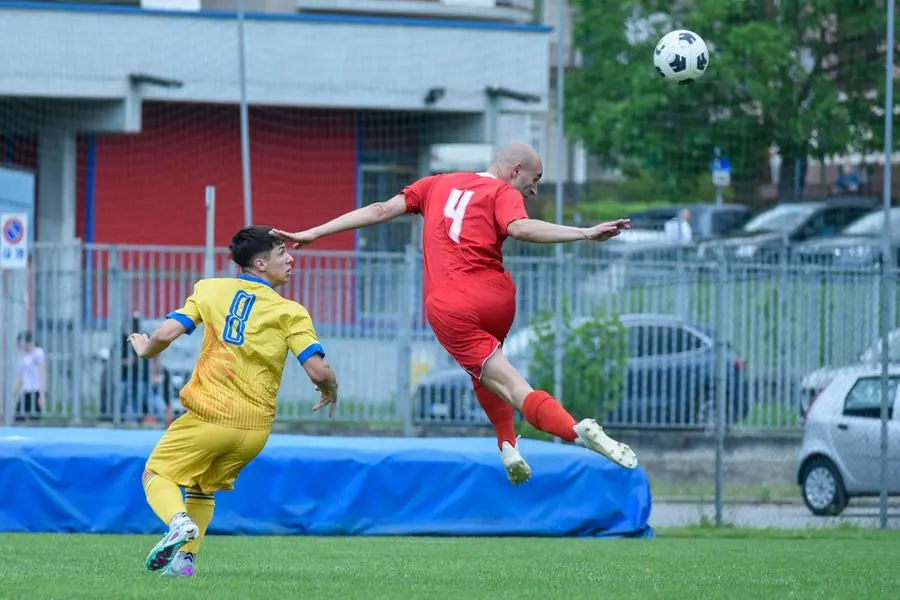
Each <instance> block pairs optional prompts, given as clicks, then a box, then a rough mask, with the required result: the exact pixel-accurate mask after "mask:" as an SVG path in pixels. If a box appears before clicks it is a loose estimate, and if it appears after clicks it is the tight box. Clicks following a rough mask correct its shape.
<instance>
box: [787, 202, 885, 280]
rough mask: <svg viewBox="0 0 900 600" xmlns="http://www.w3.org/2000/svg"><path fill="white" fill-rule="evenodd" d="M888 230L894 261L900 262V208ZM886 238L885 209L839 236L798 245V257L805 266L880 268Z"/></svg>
mask: <svg viewBox="0 0 900 600" xmlns="http://www.w3.org/2000/svg"><path fill="white" fill-rule="evenodd" d="M888 226H889V229H890V233H891V248H892V249H893V252H894V260H895V261H897V259H898V258H900V208H892V209H891V210H890V212H889V217H888ZM883 236H884V209H879V210H876V211H873V212H870V213H869V214H867V215H865V216H863V217H862V218H860V219H857V220H856V221H854V222H853V223H851V224H850V225H848V226H847V227H845V228H844V229H843V230H842V231H841V232H840V233H839V234H838V235H836V236H833V237H830V238H824V239H814V240H810V241H808V242H804V243H802V244H798V245H797V247H796V248H795V251H794V257H795V258H796V259H798V260H800V261H801V262H803V263H807V264H816V265H823V266H825V265H827V266H840V267H861V266H872V265H877V264H879V263H880V262H881V260H882V255H883V249H882V237H883ZM895 264H896V262H895Z"/></svg>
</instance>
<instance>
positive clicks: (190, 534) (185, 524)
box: [145, 513, 200, 571]
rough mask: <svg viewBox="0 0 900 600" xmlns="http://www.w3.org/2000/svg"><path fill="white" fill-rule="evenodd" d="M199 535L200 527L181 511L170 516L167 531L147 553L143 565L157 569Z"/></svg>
mask: <svg viewBox="0 0 900 600" xmlns="http://www.w3.org/2000/svg"><path fill="white" fill-rule="evenodd" d="M199 535H200V528H199V527H197V524H196V523H194V522H193V521H192V520H191V518H190V517H189V516H187V515H186V514H185V513H181V514H178V515H175V516H174V517H172V522H171V523H169V531H168V533H166V535H165V536H164V537H163V539H161V540H160V541H159V542H157V544H156V545H155V546H153V550H151V551H150V554H148V555H147V560H146V562H145V565H146V567H147V569H148V570H150V571H159V570H160V569H163V568H165V567H167V566H169V563H171V562H172V559H173V558H175V553H176V552H178V550H179V549H181V547H182V546H184V545H185V544H187V543H188V542H192V541H194V540H196V539H197V537H198V536H199Z"/></svg>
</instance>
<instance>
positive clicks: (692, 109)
mask: <svg viewBox="0 0 900 600" xmlns="http://www.w3.org/2000/svg"><path fill="white" fill-rule="evenodd" d="M572 4H573V6H574V7H575V9H576V11H575V13H576V20H575V24H574V36H575V40H576V44H577V46H578V48H579V49H580V50H581V52H582V55H583V57H584V67H583V68H580V69H575V70H573V71H572V72H571V73H569V75H568V76H567V78H566V95H567V99H566V107H567V111H566V119H567V128H568V130H569V132H570V133H571V134H573V135H574V136H575V137H577V138H580V139H581V140H582V141H583V142H584V143H585V145H586V146H587V148H588V150H589V151H590V152H592V153H593V154H595V155H596V156H598V157H599V158H601V159H602V160H604V161H605V162H606V163H607V164H610V165H614V166H618V167H619V168H621V169H622V170H623V172H624V173H625V174H626V175H629V176H631V177H636V176H637V174H638V173H641V172H646V173H650V174H651V176H652V177H653V178H654V179H655V181H657V182H658V185H659V186H660V187H661V188H662V190H661V191H660V190H653V191H652V193H653V196H652V199H654V200H655V199H660V198H668V199H672V200H678V201H685V198H689V199H690V200H691V201H696V200H700V198H694V197H693V196H695V195H697V194H702V195H704V196H705V195H708V190H698V189H697V182H698V178H701V177H703V178H708V171H709V161H710V159H711V158H712V150H713V148H714V147H715V146H719V147H721V148H722V151H723V154H725V155H727V156H729V157H730V158H731V162H732V169H733V177H732V180H733V181H734V183H735V184H736V185H740V184H742V183H744V184H747V183H754V182H755V181H756V178H757V174H758V173H759V172H761V171H762V170H763V169H764V168H765V166H764V165H765V164H766V162H765V161H767V160H768V155H767V149H768V148H769V147H770V146H771V145H776V146H777V147H778V149H779V152H780V153H781V155H782V158H783V162H782V165H783V166H782V173H781V177H780V182H781V188H782V189H781V192H782V196H786V195H789V194H790V192H791V190H792V189H793V183H794V168H793V167H794V161H795V159H797V158H801V157H803V156H807V155H809V156H813V157H820V156H823V155H826V154H844V153H846V152H848V151H853V150H862V151H866V150H873V149H874V150H878V149H880V147H881V144H882V143H883V142H882V139H883V138H882V137H881V122H882V119H883V117H880V116H878V114H877V111H873V107H876V106H882V105H883V104H884V101H883V98H884V85H883V83H882V81H883V73H884V67H883V66H882V63H883V60H884V53H883V49H882V46H883V40H884V29H885V17H884V15H885V2H884V0H816V1H815V2H810V1H809V0H781V2H762V1H758V0H693V1H690V2H682V3H678V2H673V3H660V2H658V1H656V0H572ZM675 28H686V29H691V30H693V31H696V32H697V33H699V34H700V35H701V36H702V37H703V38H704V39H705V40H706V42H707V44H708V45H709V47H710V66H709V70H708V72H707V73H706V74H705V75H704V76H703V77H701V78H700V79H699V80H697V81H695V82H694V83H692V84H690V85H688V86H678V85H673V84H670V83H667V82H664V81H663V80H662V78H661V77H660V76H659V75H658V74H657V73H656V71H655V69H654V67H653V64H652V55H653V48H654V45H655V44H656V42H657V41H658V40H659V38H660V37H661V36H662V35H663V34H665V33H666V32H667V31H669V30H671V29H675ZM660 194H662V195H660ZM704 199H705V198H704Z"/></svg>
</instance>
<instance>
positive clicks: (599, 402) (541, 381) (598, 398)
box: [520, 306, 628, 439]
mask: <svg viewBox="0 0 900 600" xmlns="http://www.w3.org/2000/svg"><path fill="white" fill-rule="evenodd" d="M554 326H555V323H554V315H553V313H552V312H545V313H543V314H541V315H540V316H539V317H538V318H537V319H536V320H535V321H534V322H533V323H532V327H534V332H535V341H534V342H533V343H532V344H531V347H532V348H534V349H535V351H534V353H533V354H532V356H531V360H530V364H529V379H530V382H531V384H532V385H534V386H535V388H536V389H542V390H548V391H552V390H553V388H554V365H555V361H554V351H553V349H554V348H555V333H556V329H555V327H554ZM560 333H561V336H562V343H563V357H562V367H563V379H562V384H563V393H562V398H560V400H561V401H562V403H563V405H564V406H565V407H566V409H568V411H569V412H570V413H572V415H573V416H574V417H575V418H576V419H583V418H587V417H602V416H603V415H605V414H606V413H607V412H608V411H610V410H612V409H614V408H615V407H616V405H617V404H618V403H619V401H620V400H621V399H622V393H623V390H624V387H625V373H626V366H627V362H628V338H627V334H626V331H625V327H624V326H623V325H622V323H621V322H620V321H619V319H618V317H607V316H604V315H603V314H602V313H598V314H595V315H592V316H590V317H587V318H575V317H573V316H572V314H571V312H570V311H569V309H568V307H567V306H564V308H563V318H562V328H561V329H560ZM520 433H521V434H522V435H523V436H525V437H533V438H538V439H549V438H550V436H548V435H546V434H543V433H542V432H539V431H537V430H535V429H534V428H533V427H531V426H530V425H528V424H525V426H524V428H523V430H522V431H521V432H520Z"/></svg>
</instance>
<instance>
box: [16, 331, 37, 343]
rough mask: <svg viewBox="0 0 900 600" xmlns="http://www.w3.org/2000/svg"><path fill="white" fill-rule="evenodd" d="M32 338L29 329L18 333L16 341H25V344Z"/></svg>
mask: <svg viewBox="0 0 900 600" xmlns="http://www.w3.org/2000/svg"><path fill="white" fill-rule="evenodd" d="M32 339H34V338H33V337H32V335H31V332H30V331H23V332H22V333H20V334H19V335H18V341H20V342H25V343H26V344H30V343H31V340H32Z"/></svg>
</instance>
